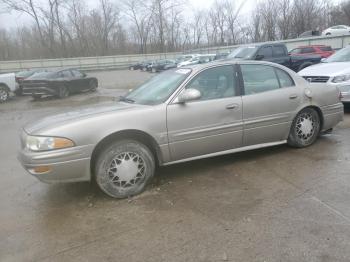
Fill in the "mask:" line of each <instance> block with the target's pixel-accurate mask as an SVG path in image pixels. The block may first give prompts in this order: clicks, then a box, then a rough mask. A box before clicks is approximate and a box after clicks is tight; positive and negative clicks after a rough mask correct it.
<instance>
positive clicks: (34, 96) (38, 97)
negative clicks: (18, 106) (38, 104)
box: [32, 95, 41, 100]
mask: <svg viewBox="0 0 350 262" xmlns="http://www.w3.org/2000/svg"><path fill="white" fill-rule="evenodd" d="M32 97H33V99H34V100H38V99H40V98H41V95H32Z"/></svg>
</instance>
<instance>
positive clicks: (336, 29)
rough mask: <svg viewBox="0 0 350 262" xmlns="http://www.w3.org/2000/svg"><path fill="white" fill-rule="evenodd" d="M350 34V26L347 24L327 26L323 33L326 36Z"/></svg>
mask: <svg viewBox="0 0 350 262" xmlns="http://www.w3.org/2000/svg"><path fill="white" fill-rule="evenodd" d="M348 34H350V27H349V26H347V25H335V26H332V27H330V28H327V29H326V30H324V31H323V32H322V35H326V36H337V35H348Z"/></svg>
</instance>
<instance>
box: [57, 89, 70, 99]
mask: <svg viewBox="0 0 350 262" xmlns="http://www.w3.org/2000/svg"><path fill="white" fill-rule="evenodd" d="M67 96H69V91H68V89H67V87H65V86H61V87H60V88H59V89H58V98H61V99H62V98H66V97H67Z"/></svg>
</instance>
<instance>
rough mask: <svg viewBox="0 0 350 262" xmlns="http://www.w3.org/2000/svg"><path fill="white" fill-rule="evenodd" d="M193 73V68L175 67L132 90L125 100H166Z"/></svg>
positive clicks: (134, 101)
mask: <svg viewBox="0 0 350 262" xmlns="http://www.w3.org/2000/svg"><path fill="white" fill-rule="evenodd" d="M190 73H191V69H173V70H169V71H166V72H164V73H161V74H159V75H157V76H154V77H152V78H151V79H150V80H148V81H147V82H146V83H144V84H142V85H141V86H139V87H138V88H136V89H134V90H132V91H131V92H130V93H129V94H128V95H127V96H126V97H124V98H122V100H123V101H126V102H131V103H137V104H145V105H157V104H160V103H163V102H165V101H166V100H167V99H168V98H169V97H170V95H171V94H172V93H173V92H174V91H175V90H176V89H177V88H178V87H179V86H180V84H181V83H182V82H183V81H184V80H185V79H186V78H187V76H188V75H189V74H190Z"/></svg>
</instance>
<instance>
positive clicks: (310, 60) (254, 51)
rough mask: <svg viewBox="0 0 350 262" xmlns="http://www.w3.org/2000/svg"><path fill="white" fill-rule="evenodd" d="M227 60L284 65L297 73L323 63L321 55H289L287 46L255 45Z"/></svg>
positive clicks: (240, 48) (231, 55)
mask: <svg viewBox="0 0 350 262" xmlns="http://www.w3.org/2000/svg"><path fill="white" fill-rule="evenodd" d="M227 59H243V60H263V61H269V62H273V63H277V64H280V65H284V66H286V67H288V68H290V69H292V70H293V71H295V72H298V71H300V70H302V69H303V68H306V67H308V66H310V65H314V64H317V63H319V62H321V59H322V58H321V56H319V55H303V56H301V55H298V56H294V55H289V54H288V50H287V47H286V45H285V44H282V43H275V44H254V45H250V46H242V47H238V48H237V49H235V50H234V51H233V52H232V53H231V54H230V55H229V56H228V57H227Z"/></svg>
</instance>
